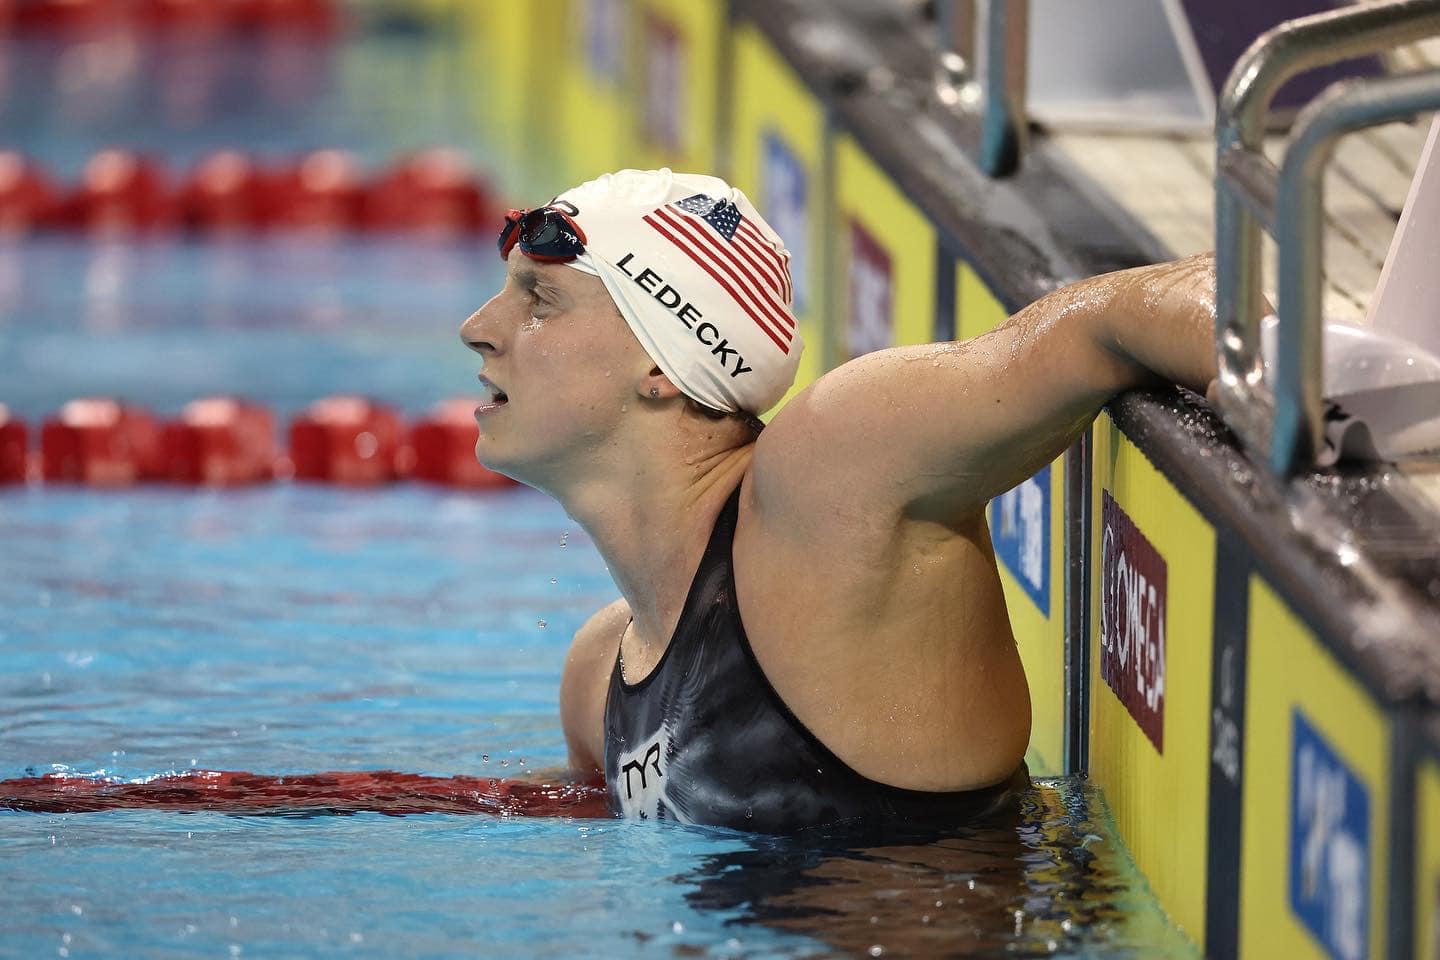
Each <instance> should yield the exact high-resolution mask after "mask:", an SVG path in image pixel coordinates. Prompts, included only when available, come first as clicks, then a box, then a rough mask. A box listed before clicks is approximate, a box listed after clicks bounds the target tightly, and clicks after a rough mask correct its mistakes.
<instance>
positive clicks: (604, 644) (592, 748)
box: [560, 600, 630, 775]
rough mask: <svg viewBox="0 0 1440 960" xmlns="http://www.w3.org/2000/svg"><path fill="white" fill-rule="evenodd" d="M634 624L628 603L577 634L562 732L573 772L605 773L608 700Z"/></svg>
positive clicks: (566, 676)
mask: <svg viewBox="0 0 1440 960" xmlns="http://www.w3.org/2000/svg"><path fill="white" fill-rule="evenodd" d="M629 619H630V607H629V605H627V604H626V603H625V601H624V600H616V601H615V602H614V603H612V604H610V605H609V606H607V607H604V608H603V609H601V610H600V611H599V612H598V613H596V614H595V615H594V616H592V617H591V618H590V619H589V620H587V621H585V624H584V625H583V626H582V627H581V628H580V629H579V630H577V631H575V639H574V640H573V641H572V642H571V644H570V653H569V654H568V655H567V656H566V657H565V669H564V672H563V673H562V674H561V675H560V726H561V728H562V729H564V731H565V743H566V745H567V746H568V748H569V752H570V769H571V770H573V771H575V772H577V773H581V774H586V775H589V774H592V773H597V772H598V773H601V774H603V773H604V771H605V698H606V696H607V695H608V694H609V692H610V672H611V670H612V669H613V668H614V666H615V657H616V656H617V655H618V653H619V651H620V638H621V636H622V635H623V634H624V632H625V625H626V623H627V622H628V621H629Z"/></svg>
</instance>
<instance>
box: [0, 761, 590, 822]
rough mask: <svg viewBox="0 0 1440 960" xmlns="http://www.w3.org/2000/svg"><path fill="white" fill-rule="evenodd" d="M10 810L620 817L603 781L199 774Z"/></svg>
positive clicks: (41, 792)
mask: <svg viewBox="0 0 1440 960" xmlns="http://www.w3.org/2000/svg"><path fill="white" fill-rule="evenodd" d="M0 808H5V809H10V810H22V811H27V812H31V813H92V812H96V811H100V810H138V809H148V810H174V811H179V812H185V813H199V812H211V813H233V814H248V815H251V816H307V815H309V816H314V815H322V814H330V815H342V816H343V815H348V814H354V813H383V814H387V815H390V816H400V815H403V814H409V813H461V814H490V815H492V816H501V817H510V816H525V817H585V818H600V817H608V816H610V811H609V807H608V806H607V802H606V794H605V782H604V779H603V778H595V779H592V780H583V781H563V780H560V781H539V782H537V781H528V780H502V779H497V778H494V777H428V776H422V775H420V774H414V773H396V772H395V771H392V770H374V771H356V772H338V773H304V774H287V775H283V776H277V775H273V774H259V773H246V772H244V771H225V770H194V771H189V772H186V773H177V774H171V775H167V776H160V777H152V778H149V779H146V780H141V781H116V780H101V779H96V778H93V777H77V776H69V775H65V774H46V775H44V776H40V777H19V778H17V779H14V780H0Z"/></svg>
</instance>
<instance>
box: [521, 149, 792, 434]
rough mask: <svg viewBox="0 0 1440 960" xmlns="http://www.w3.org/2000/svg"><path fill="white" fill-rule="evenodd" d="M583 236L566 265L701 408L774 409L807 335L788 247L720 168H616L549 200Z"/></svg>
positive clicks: (760, 410)
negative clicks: (795, 303)
mask: <svg viewBox="0 0 1440 960" xmlns="http://www.w3.org/2000/svg"><path fill="white" fill-rule="evenodd" d="M549 205H550V206H552V207H555V208H556V209H559V210H563V211H564V212H566V213H568V214H570V216H571V217H572V218H573V219H574V220H575V222H576V223H577V224H578V225H579V226H580V229H581V230H583V231H584V234H585V254H584V255H583V256H581V257H580V258H579V259H577V260H574V261H571V262H570V263H569V264H568V265H569V266H571V267H574V268H575V269H577V270H581V271H583V272H585V273H589V274H592V275H594V276H598V277H599V278H600V280H601V281H602V282H603V283H604V284H605V288H606V289H607V290H609V291H610V297H611V299H613V300H614V301H615V306H616V307H617V308H618V309H619V311H620V315H621V316H623V317H624V318H625V322H626V323H628V324H629V325H630V329H631V330H632V331H634V333H635V337H636V338H637V339H638V340H639V341H640V344H641V345H642V346H643V347H644V348H645V352H646V353H648V354H649V355H650V358H651V359H652V360H654V361H655V365H656V366H658V367H659V368H660V369H661V370H662V371H664V373H665V375H666V376H668V377H669V378H670V379H671V381H672V382H674V384H675V386H677V387H679V388H680V390H681V391H682V392H683V393H685V394H686V395H687V396H689V397H691V398H693V399H695V400H697V401H699V402H700V403H702V404H704V405H705V406H707V407H712V408H714V409H716V410H722V411H725V412H727V413H734V412H737V411H745V412H748V413H754V414H759V413H763V412H764V411H765V410H768V409H769V408H770V407H772V406H774V405H775V404H776V403H777V402H778V401H779V400H780V398H781V397H783V396H784V395H785V391H786V390H788V389H790V384H791V383H793V382H794V381H795V370H796V368H797V367H798V365H799V363H800V351H801V350H803V349H804V346H805V344H804V341H803V340H802V339H801V338H800V334H799V332H798V331H797V330H796V329H795V314H794V311H793V310H792V308H791V302H792V287H791V284H790V252H789V251H788V250H786V249H785V244H784V242H783V241H781V239H780V237H779V236H778V235H777V234H776V233H775V231H774V230H772V229H770V225H769V224H768V223H766V222H765V221H764V220H763V219H761V217H760V214H759V213H757V212H756V210H755V208H754V207H753V206H752V205H751V204H750V201H749V199H747V198H746V196H745V194H743V193H741V192H740V191H739V190H737V189H735V188H734V187H732V186H730V185H729V184H728V183H726V182H725V181H724V180H720V179H718V178H717V177H706V176H699V175H696V174H687V173H672V172H670V171H669V170H668V169H662V170H621V171H619V172H618V173H609V174H606V175H604V176H602V177H599V178H598V179H595V180H591V181H589V182H588V183H583V184H581V185H580V186H578V187H575V188H574V189H572V190H568V191H566V192H565V193H562V194H561V195H560V196H558V197H556V198H555V199H554V200H552V201H551V202H550V204H549Z"/></svg>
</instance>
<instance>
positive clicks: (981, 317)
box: [955, 260, 1009, 340]
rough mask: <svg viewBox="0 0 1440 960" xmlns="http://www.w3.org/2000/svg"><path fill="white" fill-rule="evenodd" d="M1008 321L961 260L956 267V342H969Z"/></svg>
mask: <svg viewBox="0 0 1440 960" xmlns="http://www.w3.org/2000/svg"><path fill="white" fill-rule="evenodd" d="M1007 319H1009V311H1007V310H1006V309H1005V307H1004V305H1003V304H1001V303H1000V300H999V299H998V298H997V297H996V296H995V294H993V293H991V292H990V288H989V287H987V286H986V285H985V281H984V280H981V279H980V275H979V274H978V273H976V272H975V268H974V267H972V266H970V264H968V263H966V262H965V261H964V260H958V261H956V263H955V339H956V340H971V339H974V338H975V337H978V336H980V335H981V334H982V333H988V332H989V331H991V330H993V329H995V328H996V327H998V326H1000V324H1002V323H1004V322H1005V321H1006V320H1007Z"/></svg>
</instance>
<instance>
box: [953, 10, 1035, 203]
mask: <svg viewBox="0 0 1440 960" xmlns="http://www.w3.org/2000/svg"><path fill="white" fill-rule="evenodd" d="M1029 8H1030V4H1029V3H1028V2H1027V0H943V2H941V3H940V4H938V6H937V8H936V11H937V27H938V32H939V37H938V40H939V44H940V49H941V50H942V51H944V53H943V54H942V57H941V67H942V69H943V70H944V72H945V74H946V84H947V89H948V90H949V91H950V92H952V93H953V96H954V97H955V99H957V100H958V101H959V102H960V103H961V104H963V105H964V106H966V107H967V108H973V109H975V110H976V112H978V114H979V116H980V146H979V157H978V160H979V164H980V169H981V170H983V171H985V173H987V174H989V175H990V176H992V177H1003V176H1005V175H1006V174H1009V173H1012V172H1014V170H1015V168H1016V167H1018V166H1019V165H1020V155H1021V153H1023V152H1024V148H1025V141H1026V138H1027V134H1028V121H1027V119H1026V115H1025V77H1026V50H1027V44H1028V41H1029Z"/></svg>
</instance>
